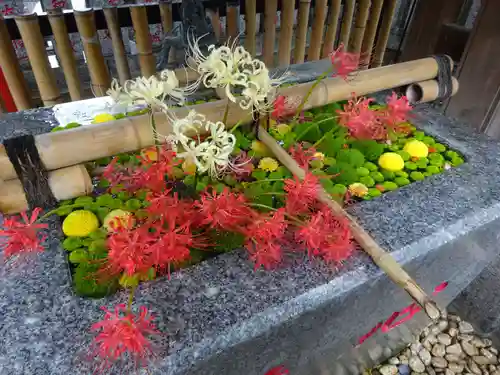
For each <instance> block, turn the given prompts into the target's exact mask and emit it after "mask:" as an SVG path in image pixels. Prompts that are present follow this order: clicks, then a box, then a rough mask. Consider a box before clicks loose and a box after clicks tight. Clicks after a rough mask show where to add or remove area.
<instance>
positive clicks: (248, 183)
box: [245, 178, 286, 186]
mask: <svg viewBox="0 0 500 375" xmlns="http://www.w3.org/2000/svg"><path fill="white" fill-rule="evenodd" d="M285 180H286V178H269V179H266V180H257V181H251V182H246V183H245V186H248V185H251V184H262V183H264V182H274V181H285Z"/></svg>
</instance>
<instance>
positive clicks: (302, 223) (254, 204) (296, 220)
mask: <svg viewBox="0 0 500 375" xmlns="http://www.w3.org/2000/svg"><path fill="white" fill-rule="evenodd" d="M248 205H249V206H252V207H260V208H266V209H268V210H271V211H278V209H277V208H274V207H270V206H267V205H265V204H260V203H249V204H248ZM285 215H286V217H288V218H289V219H290V220H293V221H295V223H296V224H297V225H304V224H305V222H304V221H302V220H300V219H299V218H297V217H295V216H292V215H289V214H287V213H285Z"/></svg>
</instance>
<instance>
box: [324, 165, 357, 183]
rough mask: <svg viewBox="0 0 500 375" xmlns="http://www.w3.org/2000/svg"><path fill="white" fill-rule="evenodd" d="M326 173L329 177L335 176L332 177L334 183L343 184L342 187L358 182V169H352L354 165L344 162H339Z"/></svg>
mask: <svg viewBox="0 0 500 375" xmlns="http://www.w3.org/2000/svg"><path fill="white" fill-rule="evenodd" d="M326 172H327V173H328V174H329V175H333V176H334V177H332V179H333V181H334V182H335V183H337V184H342V185H346V186H348V185H350V184H352V183H354V182H357V181H358V178H359V176H358V174H357V173H356V169H355V168H353V167H352V165H350V164H348V163H344V162H339V161H338V160H337V163H336V164H334V165H332V166H330V167H328V169H327V170H326Z"/></svg>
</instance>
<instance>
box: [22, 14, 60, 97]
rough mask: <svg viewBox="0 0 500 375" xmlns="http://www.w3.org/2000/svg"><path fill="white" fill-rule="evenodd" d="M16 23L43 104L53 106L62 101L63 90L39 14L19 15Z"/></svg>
mask: <svg viewBox="0 0 500 375" xmlns="http://www.w3.org/2000/svg"><path fill="white" fill-rule="evenodd" d="M16 24H17V27H18V29H19V33H20V34H21V37H22V39H23V42H24V46H25V47H26V52H27V54H28V59H29V62H30V64H31V68H32V69H33V74H34V75H35V81H36V84H37V86H38V90H39V91H40V97H41V98H42V101H43V104H44V105H45V106H53V105H55V104H57V103H61V102H62V98H61V91H60V90H59V87H57V81H56V77H55V75H54V71H53V70H52V67H51V66H50V63H49V57H48V56H47V51H46V50H45V41H44V40H43V36H42V32H41V31H40V25H39V24H38V16H37V15H36V14H30V15H25V16H17V17H16Z"/></svg>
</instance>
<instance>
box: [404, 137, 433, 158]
mask: <svg viewBox="0 0 500 375" xmlns="http://www.w3.org/2000/svg"><path fill="white" fill-rule="evenodd" d="M403 150H404V151H406V152H407V153H409V154H410V156H411V157H412V158H425V157H427V155H428V154H429V147H427V145H426V144H425V143H424V142H421V141H417V140H414V141H410V142H408V143H407V144H405V147H404V148H403Z"/></svg>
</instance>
